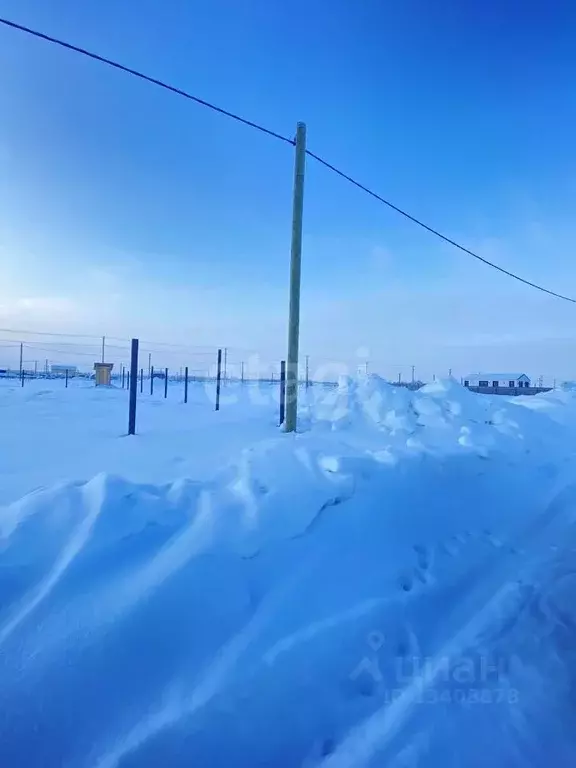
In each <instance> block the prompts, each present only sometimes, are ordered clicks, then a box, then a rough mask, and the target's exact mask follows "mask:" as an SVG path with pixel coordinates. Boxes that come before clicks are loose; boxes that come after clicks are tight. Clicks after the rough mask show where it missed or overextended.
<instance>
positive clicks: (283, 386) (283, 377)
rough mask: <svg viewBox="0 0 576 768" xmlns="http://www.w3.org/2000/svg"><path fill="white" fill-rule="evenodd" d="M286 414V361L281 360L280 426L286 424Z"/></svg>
mask: <svg viewBox="0 0 576 768" xmlns="http://www.w3.org/2000/svg"><path fill="white" fill-rule="evenodd" d="M285 415H286V361H285V360H282V361H281V362H280V426H282V424H284V416H285Z"/></svg>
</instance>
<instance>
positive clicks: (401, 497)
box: [0, 376, 576, 768]
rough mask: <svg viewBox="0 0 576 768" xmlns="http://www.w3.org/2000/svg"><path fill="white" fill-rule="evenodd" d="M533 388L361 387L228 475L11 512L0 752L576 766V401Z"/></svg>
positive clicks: (42, 759)
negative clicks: (482, 391)
mask: <svg viewBox="0 0 576 768" xmlns="http://www.w3.org/2000/svg"><path fill="white" fill-rule="evenodd" d="M538 398H539V399H538V400H537V399H536V398H531V399H530V398H521V399H519V400H518V401H516V402H514V401H513V399H510V400H508V399H507V398H497V397H486V396H483V395H475V394H473V393H471V392H469V391H468V390H466V389H464V388H462V387H460V386H459V385H457V384H456V383H455V382H453V381H442V382H436V383H434V384H432V385H428V386H426V387H424V388H422V389H421V390H419V391H417V392H410V391H409V390H407V389H405V388H399V387H392V386H390V385H388V384H386V383H385V382H383V381H382V380H381V379H379V378H378V377H376V376H366V377H362V378H360V379H358V380H351V379H343V380H342V381H341V382H340V383H339V386H338V388H337V389H335V390H334V391H332V392H329V393H328V394H327V395H326V396H325V397H323V399H321V400H320V401H319V402H318V403H315V404H314V403H312V404H309V405H308V407H307V414H308V419H309V427H310V429H309V431H307V432H306V433H303V434H298V435H283V434H282V435H279V436H276V437H274V438H272V439H269V440H264V441H260V442H258V443H256V444H255V445H253V446H251V447H247V448H245V449H244V450H243V451H241V452H240V454H239V456H238V458H237V460H236V461H234V462H233V463H232V464H229V465H228V466H226V467H224V468H222V469H220V470H219V471H218V472H216V473H215V474H214V476H213V477H212V479H211V480H209V481H203V482H196V481H192V480H180V481H178V482H176V483H170V484H165V485H153V484H138V483H131V482H129V481H127V480H125V479H122V478H120V477H115V476H113V475H110V474H101V475H99V476H97V477H95V478H94V479H92V480H90V481H89V482H86V483H83V482H75V483H67V484H60V485H58V486H55V487H53V488H50V489H46V490H40V491H37V492H35V493H32V494H29V495H28V496H26V497H24V498H23V499H21V500H19V501H18V502H15V503H13V504H11V505H8V506H6V507H4V508H3V509H1V510H0V679H1V680H2V685H1V686H0V712H1V713H2V714H1V716H0V765H6V766H11V765H31V766H33V765H40V764H42V765H46V766H60V765H66V766H69V767H70V768H89V767H90V768H116V767H118V768H120V767H121V768H152V767H153V766H154V767H155V766H158V765H162V764H165V765H169V766H170V768H180V767H182V768H184V766H186V767H188V766H190V765H201V766H211V768H219V767H220V766H222V767H224V766H231V765H238V766H257V765H274V766H277V767H278V768H294V767H295V766H309V767H311V766H323V767H324V768H350V766H354V767H355V766H365V767H366V768H379V767H380V766H382V765H390V766H396V767H397V768H399V767H400V766H410V765H414V766H418V767H419V768H437V766H439V765H448V764H452V765H466V766H472V768H474V766H478V768H479V767H480V766H481V765H482V766H483V765H485V764H486V762H489V763H491V764H492V765H494V766H498V767H499V766H502V768H504V767H505V766H506V767H508V766H539V765H547V764H555V765H569V764H571V762H573V756H574V754H576V751H575V750H576V735H575V734H574V730H573V728H572V719H573V715H572V709H571V708H572V706H573V704H572V699H573V693H572V692H573V690H574V686H575V685H576V676H575V672H574V670H575V669H576V651H574V648H576V619H575V617H574V611H573V605H574V600H575V599H576V577H575V574H576V565H575V564H574V563H575V560H574V553H575V552H576V482H575V480H574V477H575V469H576V467H575V456H574V451H573V444H574V437H575V433H576V399H574V398H573V396H570V395H568V394H566V393H564V394H563V395H562V399H559V398H558V396H557V395H556V394H555V393H550V394H549V395H546V396H538ZM529 400H530V402H528V401H529ZM535 402H538V403H540V405H539V406H536V407H534V403H535ZM223 735H225V738H223ZM479 744H481V745H482V749H479V748H478V746H479Z"/></svg>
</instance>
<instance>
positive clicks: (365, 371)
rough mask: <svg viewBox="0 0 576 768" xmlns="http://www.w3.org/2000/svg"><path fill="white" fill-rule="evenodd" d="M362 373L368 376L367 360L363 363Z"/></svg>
mask: <svg viewBox="0 0 576 768" xmlns="http://www.w3.org/2000/svg"><path fill="white" fill-rule="evenodd" d="M364 373H365V374H366V376H368V360H366V362H365V363H364Z"/></svg>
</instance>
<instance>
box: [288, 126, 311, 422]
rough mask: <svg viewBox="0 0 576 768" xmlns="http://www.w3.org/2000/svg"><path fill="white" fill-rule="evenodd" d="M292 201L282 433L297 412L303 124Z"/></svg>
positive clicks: (298, 130) (299, 128) (298, 134)
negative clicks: (284, 413) (284, 412)
mask: <svg viewBox="0 0 576 768" xmlns="http://www.w3.org/2000/svg"><path fill="white" fill-rule="evenodd" d="M294 155H295V156H294V192H293V198H292V243H291V247H290V309H289V314H288V358H287V366H286V374H287V375H286V422H285V423H286V427H285V429H286V432H295V431H296V421H297V413H298V344H299V337H300V274H301V261H302V216H303V212H304V172H305V169H306V125H305V123H298V124H297V126H296V141H295V153H294Z"/></svg>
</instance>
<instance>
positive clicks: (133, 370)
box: [128, 339, 138, 435]
mask: <svg viewBox="0 0 576 768" xmlns="http://www.w3.org/2000/svg"><path fill="white" fill-rule="evenodd" d="M128 382H129V389H130V402H129V405H128V434H129V435H135V434H136V393H137V388H138V339H132V351H131V357H130V371H129V372H128Z"/></svg>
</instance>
